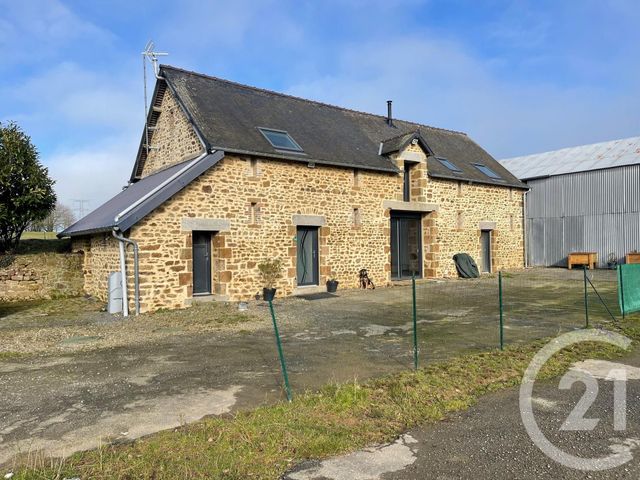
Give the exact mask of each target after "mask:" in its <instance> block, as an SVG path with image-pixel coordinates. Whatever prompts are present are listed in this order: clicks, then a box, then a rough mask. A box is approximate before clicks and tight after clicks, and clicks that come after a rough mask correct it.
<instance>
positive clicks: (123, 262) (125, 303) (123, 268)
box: [113, 230, 129, 317]
mask: <svg viewBox="0 0 640 480" xmlns="http://www.w3.org/2000/svg"><path fill="white" fill-rule="evenodd" d="M113 236H114V237H116V232H115V230H114V231H113ZM116 239H118V237H116ZM118 246H119V247H120V276H121V282H122V316H124V317H128V316H129V299H128V296H127V259H126V258H125V251H124V242H123V241H121V240H120V239H118Z"/></svg>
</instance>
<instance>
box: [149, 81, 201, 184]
mask: <svg viewBox="0 0 640 480" xmlns="http://www.w3.org/2000/svg"><path fill="white" fill-rule="evenodd" d="M160 108H161V112H160V116H159V117H158V122H157V124H156V128H155V130H153V131H152V132H151V138H150V142H149V143H150V145H151V146H152V147H153V148H152V149H151V150H149V156H148V157H147V159H146V161H145V162H144V166H143V169H142V177H146V176H147V175H149V174H151V173H154V172H157V171H158V170H162V169H163V168H166V167H169V166H171V165H175V164H176V163H180V162H183V161H185V160H188V159H189V158H193V157H195V156H197V155H198V154H199V153H201V152H202V151H203V148H202V144H201V143H200V140H199V139H198V136H197V135H196V133H195V131H194V130H193V127H192V126H191V124H190V123H189V121H188V120H187V118H186V117H185V115H184V113H183V112H182V109H181V108H180V106H179V105H178V102H177V101H176V99H175V97H174V96H173V94H172V93H171V90H169V89H168V88H167V90H166V91H165V94H164V97H163V99H162V103H161V106H160Z"/></svg>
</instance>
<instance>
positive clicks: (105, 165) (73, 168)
mask: <svg viewBox="0 0 640 480" xmlns="http://www.w3.org/2000/svg"><path fill="white" fill-rule="evenodd" d="M138 142H139V137H138V136H134V135H123V136H120V137H112V138H106V139H104V140H103V141H101V142H98V143H96V144H92V145H90V146H85V147H83V148H74V149H71V150H61V151H58V152H56V153H53V154H52V155H49V156H46V157H43V159H42V160H43V163H45V164H46V165H47V167H49V174H50V176H51V177H52V178H53V179H54V180H55V182H56V184H55V191H56V194H57V195H58V200H60V201H61V202H62V203H64V204H65V205H69V206H73V200H76V199H82V200H87V201H88V204H86V205H85V208H88V209H89V210H93V209H95V208H97V207H98V206H100V205H101V204H102V203H104V202H105V201H107V200H108V199H109V198H111V197H112V196H113V195H115V194H117V193H118V192H119V191H120V189H121V187H123V186H125V185H126V184H127V182H128V181H129V175H130V174H131V170H132V168H133V163H134V161H135V152H136V148H137V146H138ZM86 213H88V212H86Z"/></svg>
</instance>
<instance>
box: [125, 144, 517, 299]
mask: <svg viewBox="0 0 640 480" xmlns="http://www.w3.org/2000/svg"><path fill="white" fill-rule="evenodd" d="M411 158H412V159H413V161H416V158H417V157H415V156H413V157H411ZM396 161H397V163H398V165H399V166H402V162H403V158H402V154H400V155H399V156H398V157H397V159H396ZM426 174H427V171H426V162H424V159H422V161H418V163H416V165H415V166H414V167H413V168H412V169H411V175H412V178H411V186H412V188H411V193H412V198H411V200H412V201H418V202H427V203H432V204H436V205H438V207H439V209H438V211H437V212H432V213H426V214H425V215H424V217H423V252H424V273H425V275H426V276H436V277H440V276H449V275H455V266H454V264H453V260H452V258H451V257H452V256H453V254H455V253H459V252H467V253H470V254H471V255H472V256H473V257H474V258H475V259H476V260H477V261H479V260H480V257H479V255H480V222H481V221H485V222H486V221H490V222H495V225H496V227H495V229H494V231H493V250H494V251H493V268H494V269H497V268H505V267H521V266H522V264H523V243H522V194H521V193H520V192H519V191H518V190H510V189H508V188H505V187H493V186H484V185H476V184H474V185H467V184H465V185H458V184H457V183H456V182H448V181H440V180H435V179H429V178H428V177H427V175H426ZM401 199H402V174H400V175H396V174H381V173H375V172H365V171H358V173H357V174H354V171H353V170H349V169H341V168H333V167H324V166H317V167H316V168H309V167H308V166H307V165H306V164H304V163H293V162H283V161H275V160H261V159H258V160H257V161H255V160H254V161H252V160H251V159H249V158H241V157H234V156H228V157H225V158H224V159H223V160H222V161H221V162H220V163H219V164H218V165H216V166H215V167H213V168H212V169H211V170H210V171H209V172H207V173H206V174H204V175H202V176H201V177H200V178H199V179H197V180H196V181H194V182H193V183H192V184H191V185H189V186H188V187H187V188H185V189H184V190H183V191H182V192H180V193H179V194H177V195H176V196H175V197H174V198H173V199H171V200H170V201H168V202H166V203H165V204H164V205H163V206H161V207H159V208H158V209H156V210H155V211H154V212H153V213H152V214H150V215H149V216H147V217H146V218H145V219H143V220H142V221H141V222H140V223H139V224H138V225H136V226H135V227H133V229H132V231H131V237H132V238H134V239H136V240H138V242H139V243H140V252H141V253H140V270H141V275H140V289H141V299H142V309H143V311H144V310H154V309H157V308H161V307H169V308H173V307H181V306H184V305H185V302H187V301H188V300H189V299H190V298H191V297H192V293H193V285H192V275H193V262H192V243H191V238H192V237H191V230H188V229H185V228H184V224H183V219H194V218H196V219H208V220H214V221H220V222H223V221H226V222H228V228H225V229H223V231H218V232H217V233H215V234H213V236H212V257H213V266H212V270H213V272H212V277H213V282H212V285H213V293H214V294H217V295H220V296H221V298H229V299H232V300H240V299H247V298H250V297H253V296H254V295H255V294H256V293H258V292H259V291H260V290H261V287H262V283H261V279H260V276H259V272H258V269H257V264H258V263H259V262H260V261H261V260H263V259H265V258H274V257H280V258H282V259H283V260H284V262H285V270H284V277H283V279H282V280H281V281H280V283H279V285H278V288H279V292H280V294H284V295H288V294H291V293H292V292H293V291H294V290H295V289H296V268H295V267H296V226H295V225H294V223H293V217H294V215H299V214H302V215H315V216H320V217H323V219H324V221H325V224H324V225H323V226H322V227H321V228H320V229H319V243H320V252H319V253H320V285H323V284H324V282H325V281H326V279H327V278H328V277H329V276H330V274H333V275H334V276H335V277H336V278H337V279H338V280H339V281H340V282H341V285H342V287H343V288H350V287H356V286H357V281H358V279H357V272H358V270H359V269H360V268H363V267H366V268H368V269H369V273H370V275H371V277H372V278H373V280H374V281H375V282H376V283H377V284H378V285H384V284H387V283H388V282H389V281H390V271H391V262H390V260H391V259H390V211H389V210H388V209H385V208H383V206H382V203H383V201H384V200H401ZM356 209H357V213H356ZM459 212H462V214H461V215H462V216H461V217H460V216H459ZM130 283H132V282H130Z"/></svg>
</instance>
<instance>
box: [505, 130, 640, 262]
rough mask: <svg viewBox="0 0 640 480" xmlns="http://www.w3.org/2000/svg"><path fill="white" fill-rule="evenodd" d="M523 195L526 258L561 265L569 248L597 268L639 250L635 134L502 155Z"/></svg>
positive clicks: (639, 174)
mask: <svg viewBox="0 0 640 480" xmlns="http://www.w3.org/2000/svg"><path fill="white" fill-rule="evenodd" d="M501 163H502V164H503V165H504V166H505V167H506V168H507V169H509V170H510V171H511V172H512V173H513V174H514V175H515V176H517V177H518V178H520V179H521V180H523V181H525V182H526V183H527V184H528V185H529V187H530V188H531V190H530V192H529V193H528V194H527V195H526V205H525V218H526V220H525V228H526V234H527V235H526V242H527V248H526V250H527V263H528V265H532V266H566V265H567V255H568V254H569V253H571V252H579V251H592V252H597V253H598V267H606V266H607V262H608V261H609V260H610V258H611V259H615V260H616V261H617V262H618V263H623V262H624V258H625V255H626V254H627V253H630V252H634V251H640V137H633V138H628V139H623V140H615V141H611V142H604V143H598V144H593V145H584V146H580V147H572V148H565V149H562V150H556V151H553V152H545V153H540V154H536V155H528V156H522V157H515V158H510V159H506V160H502V161H501Z"/></svg>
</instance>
